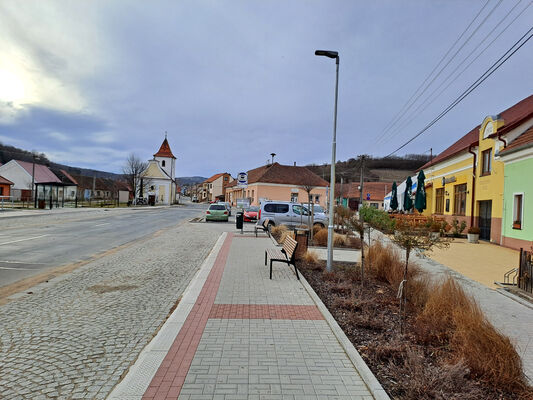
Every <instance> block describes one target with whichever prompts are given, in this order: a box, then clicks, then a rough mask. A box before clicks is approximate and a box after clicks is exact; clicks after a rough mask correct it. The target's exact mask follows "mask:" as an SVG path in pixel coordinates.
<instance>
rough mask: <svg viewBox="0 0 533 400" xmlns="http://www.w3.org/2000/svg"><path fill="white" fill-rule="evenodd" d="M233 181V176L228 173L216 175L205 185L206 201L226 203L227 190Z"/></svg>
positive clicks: (205, 182) (206, 181) (204, 198)
mask: <svg viewBox="0 0 533 400" xmlns="http://www.w3.org/2000/svg"><path fill="white" fill-rule="evenodd" d="M232 181H233V178H232V177H231V175H230V174H229V173H227V172H222V173H220V174H215V175H213V176H212V177H210V178H208V179H206V180H205V181H204V182H203V183H204V185H203V188H204V196H203V200H205V201H224V199H225V197H226V188H227V187H228V185H229V184H230V183H231V182H232Z"/></svg>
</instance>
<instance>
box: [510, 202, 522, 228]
mask: <svg viewBox="0 0 533 400" xmlns="http://www.w3.org/2000/svg"><path fill="white" fill-rule="evenodd" d="M523 201H524V195H523V194H515V195H514V206H513V229H522V212H523V204H524V203H523Z"/></svg>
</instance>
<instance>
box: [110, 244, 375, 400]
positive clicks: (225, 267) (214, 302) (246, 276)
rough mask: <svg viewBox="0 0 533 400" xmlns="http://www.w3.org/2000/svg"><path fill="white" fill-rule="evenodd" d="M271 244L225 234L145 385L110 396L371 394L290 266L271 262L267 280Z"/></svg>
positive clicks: (225, 399) (182, 399) (364, 397)
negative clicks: (189, 307) (267, 254)
mask: <svg viewBox="0 0 533 400" xmlns="http://www.w3.org/2000/svg"><path fill="white" fill-rule="evenodd" d="M272 246H273V245H272V242H271V241H270V239H268V238H255V237H240V236H239V235H230V236H228V237H226V239H225V241H224V244H223V245H222V246H221V250H220V252H219V255H218V256H217V259H216V261H215V262H214V264H213V267H212V269H211V271H210V273H209V275H208V276H207V278H206V281H205V283H203V286H202V290H201V292H200V293H199V294H198V298H197V299H196V300H195V304H194V307H193V308H192V310H191V311H190V313H189V314H188V316H187V317H186V319H185V322H184V324H183V326H182V327H181V328H180V330H179V333H178V332H176V339H175V340H174V342H173V343H172V345H171V346H170V348H169V349H168V350H167V351H168V353H167V354H166V356H165V358H164V359H163V360H162V361H161V363H160V365H159V366H158V368H157V369H154V370H153V372H152V373H151V374H149V373H148V372H147V370H143V371H142V374H143V375H145V376H146V375H149V376H151V377H152V378H150V379H151V382H150V384H149V385H148V384H147V387H146V389H145V391H142V392H140V393H139V392H137V391H136V390H135V392H134V391H132V390H131V387H125V386H124V387H123V388H120V386H119V387H117V388H120V390H117V391H116V392H114V393H113V394H112V396H113V397H112V398H113V399H121V400H122V399H136V400H137V399H141V398H142V399H154V400H155V399H179V400H198V399H222V400H229V399H257V400H259V399H291V400H295V399H354V400H355V399H357V400H369V399H374V397H373V396H372V394H371V392H370V390H369V388H368V387H367V385H366V384H365V382H364V380H363V378H362V377H361V375H360V374H359V372H358V370H357V368H356V367H355V366H354V363H352V361H351V359H350V358H349V357H348V355H347V354H346V351H345V349H344V348H343V347H342V346H341V344H340V343H339V340H338V339H337V337H336V336H335V333H334V332H333V330H332V328H331V327H330V325H328V323H327V321H326V320H325V319H324V317H323V315H322V314H321V313H320V311H319V310H318V308H317V307H316V305H315V304H314V302H313V300H312V299H311V298H310V296H309V294H308V293H307V291H306V290H305V288H304V287H303V286H302V284H301V283H300V282H299V281H297V280H296V277H295V275H294V272H293V270H292V269H291V268H288V267H287V265H284V264H281V263H276V264H275V268H274V276H273V279H272V280H270V279H269V267H266V266H265V265H264V251H265V249H266V248H267V247H272ZM311 309H314V311H315V312H314V313H313V312H312V310H311ZM269 310H270V311H271V312H270V314H269V312H268V311H269ZM177 311H179V308H178V310H177ZM265 314H266V315H269V317H268V318H267V317H264V315H265ZM257 315H260V317H258V316H257ZM306 318H308V319H306ZM354 351H355V350H354ZM136 373H137V372H136ZM139 373H140V372H139ZM128 378H129V380H128ZM128 378H127V381H128V382H130V381H133V380H134V378H132V377H128Z"/></svg>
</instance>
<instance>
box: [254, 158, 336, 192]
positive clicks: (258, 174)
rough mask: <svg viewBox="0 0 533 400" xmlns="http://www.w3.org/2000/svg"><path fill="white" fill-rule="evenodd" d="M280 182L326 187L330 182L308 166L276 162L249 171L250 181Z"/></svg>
mask: <svg viewBox="0 0 533 400" xmlns="http://www.w3.org/2000/svg"><path fill="white" fill-rule="evenodd" d="M256 182H261V183H280V184H287V185H298V186H304V185H309V186H315V187H326V186H328V182H327V181H325V180H324V179H322V178H321V177H319V176H318V175H316V174H315V173H314V172H312V171H311V170H309V169H308V168H306V167H295V166H292V165H281V164H279V163H274V164H270V165H264V166H262V167H259V168H255V169H252V170H250V171H248V183H249V184H251V183H256Z"/></svg>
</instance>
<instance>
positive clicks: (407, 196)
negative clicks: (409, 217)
mask: <svg viewBox="0 0 533 400" xmlns="http://www.w3.org/2000/svg"><path fill="white" fill-rule="evenodd" d="M412 186H413V181H412V180H411V177H410V176H408V177H407V180H406V181H405V192H404V193H403V210H404V211H409V210H411V208H413V200H412V199H411V188H412Z"/></svg>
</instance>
